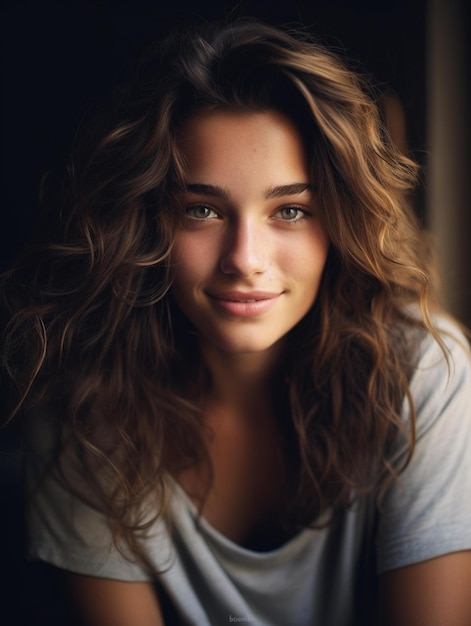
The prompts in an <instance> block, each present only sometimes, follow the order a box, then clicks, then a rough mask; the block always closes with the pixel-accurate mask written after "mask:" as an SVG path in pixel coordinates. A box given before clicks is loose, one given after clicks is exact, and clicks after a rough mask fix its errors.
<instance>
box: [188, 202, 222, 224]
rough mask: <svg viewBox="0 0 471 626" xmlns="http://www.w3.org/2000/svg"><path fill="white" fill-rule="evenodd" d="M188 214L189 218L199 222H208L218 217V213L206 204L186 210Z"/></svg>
mask: <svg viewBox="0 0 471 626" xmlns="http://www.w3.org/2000/svg"><path fill="white" fill-rule="evenodd" d="M186 214H187V215H188V217H192V218H193V219H197V220H207V219H214V218H215V217H218V214H217V213H216V211H214V210H213V209H210V208H209V207H208V206H206V205H204V204H197V205H195V206H190V207H188V208H187V209H186Z"/></svg>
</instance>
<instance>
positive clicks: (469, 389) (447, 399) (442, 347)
mask: <svg viewBox="0 0 471 626" xmlns="http://www.w3.org/2000/svg"><path fill="white" fill-rule="evenodd" d="M434 323H435V327H436V329H437V331H438V335H439V340H438V339H437V338H436V337H434V336H433V335H432V334H431V333H429V332H425V333H424V332H422V333H421V336H420V337H419V339H418V341H417V353H416V358H415V365H414V368H413V373H412V377H411V381H410V392H411V397H412V400H413V404H414V409H415V412H416V416H417V435H418V436H420V434H421V432H422V431H423V430H424V429H426V428H427V427H430V426H431V425H432V424H433V422H434V421H435V420H436V419H438V418H439V417H440V416H442V415H443V414H444V413H446V414H447V415H448V419H451V415H452V414H453V415H454V417H455V418H461V420H460V421H462V419H464V418H466V419H467V420H468V422H470V423H471V352H470V346H469V342H468V340H467V338H466V337H465V335H464V334H463V332H462V331H461V329H460V328H459V326H458V325H457V324H456V323H455V322H454V321H453V320H452V319H449V318H447V317H444V316H440V317H437V318H436V319H435V320H434ZM415 332H416V331H415ZM406 404H407V403H406ZM406 404H405V406H404V414H405V417H406V420H408V419H409V410H408V407H407V405H406ZM452 408H454V410H453V411H451V409H452Z"/></svg>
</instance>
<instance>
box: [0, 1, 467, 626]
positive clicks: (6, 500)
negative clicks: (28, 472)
mask: <svg viewBox="0 0 471 626" xmlns="http://www.w3.org/2000/svg"><path fill="white" fill-rule="evenodd" d="M436 1H437V0H430V2H427V1H426V0H410V1H406V0H403V1H401V0H399V1H396V2H394V1H383V2H380V1H377V2H374V1H371V2H366V1H363V2H362V1H358V2H355V1H351V2H347V1H343V2H342V1H340V0H331V1H327V0H325V1H316V0H310V1H308V0H304V1H298V2H289V1H286V2H271V1H268V0H266V1H262V0H260V1H252V2H251V1H246V2H229V1H224V0H222V1H220V2H216V1H213V2H209V1H207V2H189V1H187V2H184V1H182V0H167V1H166V2H165V5H166V6H165V7H164V6H163V3H162V2H159V1H158V0H157V1H154V2H150V1H147V2H143V1H137V0H135V1H134V2H123V1H121V2H104V1H95V2H92V1H88V2H86V1H81V2H78V1H67V0H63V1H62V2H52V1H50V2H45V1H37V2H31V1H30V2H24V1H16V2H13V1H12V2H3V5H2V18H1V26H0V28H1V37H2V91H3V95H2V103H1V150H2V152H1V196H0V197H1V209H0V210H1V214H0V270H1V269H3V268H6V267H7V266H8V264H9V262H10V261H11V259H12V258H13V256H14V255H15V253H16V252H17V251H18V250H19V249H20V247H21V246H22V244H23V241H24V240H25V238H26V236H27V233H28V231H29V229H30V228H31V226H32V224H34V222H35V220H36V216H37V211H38V202H37V194H38V186H39V182H40V180H41V178H42V176H43V175H44V173H45V172H46V171H48V170H50V169H55V168H57V167H60V166H61V164H63V162H64V159H65V156H66V153H67V150H68V148H69V146H70V144H71V141H72V139H73V137H74V132H75V129H76V127H77V124H78V123H79V121H80V119H81V118H82V116H83V115H84V113H85V112H86V111H87V110H88V109H89V108H90V107H91V106H92V105H93V104H94V103H95V102H96V101H97V100H98V99H100V98H101V97H102V96H104V95H105V94H107V93H108V92H109V91H110V89H111V88H112V87H113V86H114V85H116V84H117V83H119V82H120V81H121V80H123V79H125V77H126V75H127V72H128V71H129V69H130V66H131V65H132V63H133V61H134V60H135V59H136V58H137V57H138V56H139V54H140V53H141V52H142V51H143V49H144V48H145V47H146V46H147V45H148V44H149V43H151V42H152V41H153V40H155V39H157V38H159V37H160V36H162V35H163V34H165V33H166V32H167V31H168V30H169V28H171V26H172V25H173V24H175V23H178V22H181V21H189V22H192V21H195V20H200V19H202V18H205V19H220V18H223V17H226V16H228V15H240V16H245V15H252V16H255V17H258V18H260V19H262V20H265V21H267V22H270V23H273V24H281V23H286V22H290V23H293V24H299V23H301V24H303V25H304V26H308V27H309V28H310V29H311V31H312V32H313V33H314V34H316V35H318V36H319V38H320V39H321V41H323V42H324V43H327V44H328V45H330V46H333V47H334V48H337V49H339V50H341V51H343V52H345V53H347V55H348V56H349V57H350V58H351V59H352V60H354V64H355V65H356V67H357V68H358V69H359V70H360V71H363V72H365V73H368V74H370V75H371V76H372V78H373V80H374V82H375V83H376V84H377V85H378V87H380V88H382V89H384V90H386V89H389V90H390V91H391V92H392V93H395V94H396V95H397V96H398V98H399V102H400V103H401V106H402V108H403V112H404V114H405V120H406V128H405V130H406V134H407V141H408V146H409V149H410V151H411V153H412V154H413V156H414V157H415V158H416V159H417V160H419V162H420V163H421V164H422V165H423V166H424V172H425V174H424V185H423V186H422V187H421V189H420V190H419V192H418V195H417V199H416V206H417V212H418V214H419V216H420V217H421V218H422V219H423V221H424V223H425V224H427V223H428V222H429V221H430V215H429V213H428V204H427V191H426V184H425V183H426V180H427V154H428V150H429V140H430V138H429V136H428V130H427V129H428V128H429V126H428V124H427V120H428V118H429V108H430V101H429V100H428V99H427V93H429V91H430V90H429V85H428V84H427V77H430V63H429V59H428V57H427V50H428V44H427V41H428V32H429V21H430V5H431V3H433V2H436ZM438 1H439V0H438ZM463 17H464V14H463ZM449 45H453V42H452V41H450V42H449ZM465 210H466V211H468V212H469V205H468V206H467V207H465ZM466 297H467V301H469V291H468V292H467V295H466ZM18 442H19V433H18V432H17V428H16V427H9V428H7V429H6V430H4V431H3V432H2V433H0V487H1V493H0V497H1V502H2V504H1V513H0V538H1V539H0V575H1V576H2V577H3V579H4V582H3V583H2V582H1V581H0V594H2V599H1V602H0V624H2V626H10V625H12V626H16V625H17V624H18V625H24V626H59V625H60V626H63V625H64V626H65V625H66V624H67V622H66V620H65V618H64V616H63V613H62V608H61V605H60V603H59V602H58V599H57V581H56V579H55V577H54V575H53V573H52V572H50V571H49V569H48V568H42V567H39V568H38V567H37V566H26V565H25V563H24V561H23V556H22V536H23V526H22V516H21V499H20V495H19V494H20V487H19V484H20V478H19V477H20V466H21V455H20V452H19V443H18ZM136 626H137V625H136Z"/></svg>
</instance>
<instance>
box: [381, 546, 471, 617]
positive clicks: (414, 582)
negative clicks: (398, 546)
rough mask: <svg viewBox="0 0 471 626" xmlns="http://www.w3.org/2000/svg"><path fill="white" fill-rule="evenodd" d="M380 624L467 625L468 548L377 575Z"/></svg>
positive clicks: (470, 604)
mask: <svg viewBox="0 0 471 626" xmlns="http://www.w3.org/2000/svg"><path fill="white" fill-rule="evenodd" d="M379 603H380V621H379V623H380V624H381V625H382V626H470V625H471V550H466V551H463V552H455V553H452V554H446V555H444V556H441V557H438V558H435V559H430V560H428V561H423V562H422V563H417V564H415V565H409V566H407V567H401V568H399V569H396V570H393V571H390V572H387V573H385V574H382V575H381V576H380V577H379Z"/></svg>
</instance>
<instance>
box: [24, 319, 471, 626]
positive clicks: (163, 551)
mask: <svg viewBox="0 0 471 626" xmlns="http://www.w3.org/2000/svg"><path fill="white" fill-rule="evenodd" d="M440 325H441V327H442V328H443V329H444V330H448V331H449V333H452V335H453V336H449V335H447V334H445V335H444V340H445V342H446V343H447V345H448V347H449V349H450V351H451V358H450V369H449V370H448V367H447V363H446V361H445V359H444V357H443V354H442V352H441V350H440V348H439V347H438V345H437V343H436V342H435V341H434V340H433V339H432V338H431V337H427V338H426V339H425V340H424V341H423V343H422V345H421V355H420V360H419V363H418V367H417V369H416V372H415V374H414V376H413V379H412V382H411V390H412V396H413V398H414V402H415V406H416V411H417V444H416V449H415V453H414V455H413V458H412V460H411V462H410V464H409V465H408V467H407V468H406V470H405V471H404V472H403V473H402V474H401V476H400V480H399V481H398V482H396V483H394V484H393V486H392V487H391V489H390V490H389V491H388V493H387V495H386V497H385V499H384V502H383V505H382V508H381V510H380V511H378V510H377V507H376V506H375V502H374V500H373V499H372V498H371V497H365V498H362V499H360V500H358V501H357V502H356V504H355V505H354V506H353V507H352V508H351V509H349V510H346V511H345V512H344V514H343V515H341V516H340V517H339V518H338V519H337V520H336V521H335V523H334V524H332V525H330V526H328V527H327V528H324V529H320V530H313V529H306V530H303V531H302V532H300V534H298V535H297V536H295V537H294V538H293V539H291V540H290V541H288V542H287V543H285V544H284V545H283V546H281V547H280V548H278V549H275V550H271V551H268V552H256V551H253V550H249V549H246V548H243V547H241V546H239V545H236V544H235V543H234V542H232V541H230V540H229V539H227V538H226V537H224V536H223V535H221V533H219V532H218V531H217V530H215V529H214V528H213V527H211V525H210V524H209V523H207V522H206V521H205V520H204V519H200V518H198V515H197V511H196V510H195V508H194V506H193V504H192V503H191V501H190V500H189V498H188V497H187V495H186V494H185V493H184V492H183V490H182V489H181V488H180V487H179V486H178V485H177V484H176V483H174V482H172V496H171V501H170V514H171V519H172V526H173V530H172V533H170V532H169V530H168V528H167V526H166V524H165V523H164V522H163V521H162V520H160V521H158V522H156V523H155V524H154V526H153V528H151V530H150V534H149V538H148V540H147V542H146V546H145V547H146V552H147V554H148V557H149V559H150V561H151V562H152V563H153V565H154V566H155V571H156V572H160V573H159V574H156V575H155V578H154V579H155V580H156V581H158V584H159V586H160V593H163V595H164V596H165V598H166V599H167V600H169V603H170V605H171V606H172V607H173V609H172V610H174V611H175V614H174V616H173V617H172V621H171V623H170V626H173V624H177V623H181V624H190V625H194V626H222V625H225V624H230V623H236V624H237V623H238V624H240V623H247V624H251V625H253V626H278V625H280V626H307V625H309V626H313V625H315V626H351V625H354V624H362V626H363V625H364V624H366V623H367V615H368V610H369V607H371V605H372V601H371V597H372V596H373V595H374V583H375V577H376V575H377V574H378V573H382V572H385V571H388V570H391V569H395V568H398V567H402V566H405V565H409V564H412V563H417V562H420V561H423V560H426V559H430V558H433V557H436V556H439V555H443V554H447V553H451V552H455V551H458V550H464V549H471V363H470V357H469V352H468V349H467V347H466V346H467V344H466V340H465V339H464V338H463V337H462V336H461V335H460V334H459V333H458V331H457V330H456V329H455V328H454V327H453V326H451V325H450V324H449V323H448V322H446V321H445V320H442V321H441V324H440ZM403 419H404V420H405V421H406V422H407V420H408V419H409V418H408V408H407V403H404V410H403ZM47 420H48V416H47V415H41V414H40V413H38V414H36V415H35V416H34V420H32V422H31V427H30V428H29V429H28V432H29V435H30V437H29V439H30V442H29V449H28V451H27V454H26V458H27V465H26V468H25V476H26V484H27V489H28V491H29V493H32V491H33V488H34V486H35V485H36V483H37V482H38V478H39V477H41V475H42V474H43V469H44V467H45V464H46V462H47V457H48V452H47V451H48V450H49V449H50V446H51V442H52V439H51V438H50V436H49V434H48V433H49V429H48V427H47ZM404 453H405V452H404V450H397V455H396V456H397V458H398V459H399V458H400V457H401V456H403V455H404ZM29 502H30V506H29V507H28V516H27V518H28V519H27V522H28V530H29V545H28V557H29V558H30V559H41V560H43V561H46V562H49V563H51V564H53V565H56V566H57V567H60V568H64V569H66V570H71V571H74V572H78V573H83V574H89V575H94V576H100V577H106V578H113V579H118V580H129V581H144V580H153V578H152V576H151V575H149V573H148V572H146V571H145V570H144V569H143V568H142V567H140V566H139V565H138V564H136V563H134V562H132V560H129V559H127V558H125V557H124V556H123V555H122V554H121V553H120V552H118V551H117V550H116V549H115V548H114V547H113V545H112V542H111V535H110V531H109V528H108V525H107V522H106V519H105V517H104V516H103V515H102V514H101V513H100V512H99V511H98V510H96V509H94V508H92V507H91V506H89V505H87V504H85V503H84V502H83V501H81V500H79V499H78V498H77V497H75V496H74V495H72V494H71V493H70V491H69V490H68V489H67V488H66V486H65V485H64V483H63V481H62V480H61V478H60V476H58V474H57V473H55V472H51V473H50V474H48V475H47V478H46V479H45V480H43V481H42V482H41V483H40V486H39V489H38V490H37V492H36V493H35V495H34V497H33V496H31V497H30V500H29Z"/></svg>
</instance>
